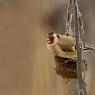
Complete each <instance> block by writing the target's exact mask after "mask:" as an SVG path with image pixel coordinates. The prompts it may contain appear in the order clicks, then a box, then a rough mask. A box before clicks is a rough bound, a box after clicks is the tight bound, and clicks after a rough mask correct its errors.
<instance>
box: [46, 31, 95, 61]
mask: <svg viewBox="0 0 95 95" xmlns="http://www.w3.org/2000/svg"><path fill="white" fill-rule="evenodd" d="M81 44H82V46H81V48H82V50H83V52H86V51H91V50H95V47H94V46H93V45H90V44H87V43H85V42H82V41H81ZM47 48H48V49H49V50H51V51H52V53H53V54H54V55H57V56H60V57H63V58H71V59H73V58H76V57H77V50H76V40H75V38H74V37H71V36H66V35H61V34H58V33H53V32H50V33H48V36H47Z"/></svg>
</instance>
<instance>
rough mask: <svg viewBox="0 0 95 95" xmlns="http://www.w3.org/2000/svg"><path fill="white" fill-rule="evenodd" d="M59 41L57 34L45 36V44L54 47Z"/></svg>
mask: <svg viewBox="0 0 95 95" xmlns="http://www.w3.org/2000/svg"><path fill="white" fill-rule="evenodd" d="M58 40H59V35H58V34H57V33H53V32H51V33H49V34H48V36H47V44H49V45H55V44H56V43H57V42H58Z"/></svg>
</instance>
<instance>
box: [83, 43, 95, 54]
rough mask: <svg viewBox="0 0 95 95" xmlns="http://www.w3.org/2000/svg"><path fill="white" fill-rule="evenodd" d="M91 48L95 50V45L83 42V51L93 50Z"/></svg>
mask: <svg viewBox="0 0 95 95" xmlns="http://www.w3.org/2000/svg"><path fill="white" fill-rule="evenodd" d="M91 50H95V46H93V45H90V44H88V43H83V51H84V52H86V51H91Z"/></svg>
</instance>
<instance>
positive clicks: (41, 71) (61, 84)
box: [0, 0, 95, 95]
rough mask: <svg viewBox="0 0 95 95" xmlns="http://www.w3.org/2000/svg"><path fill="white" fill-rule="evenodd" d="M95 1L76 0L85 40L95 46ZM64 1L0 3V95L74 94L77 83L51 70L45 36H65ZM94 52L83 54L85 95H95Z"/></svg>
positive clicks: (6, 1)
mask: <svg viewBox="0 0 95 95" xmlns="http://www.w3.org/2000/svg"><path fill="white" fill-rule="evenodd" d="M94 5H95V1H94V0H79V7H80V10H81V12H82V13H83V19H84V29H85V35H84V36H83V37H82V38H83V40H84V41H86V42H89V43H90V44H93V45H95V32H94V31H95V27H94V25H95V11H94V10H95V6H94ZM66 8H67V1H66V0H0V95H76V93H77V91H76V81H72V82H71V83H70V84H69V85H66V80H63V79H62V78H61V77H60V76H58V75H56V73H55V71H54V70H53V69H52V68H53V67H54V66H55V65H54V60H53V56H52V55H51V53H50V52H49V51H48V49H47V47H46V35H47V33H48V32H51V31H55V32H58V33H64V30H65V20H66ZM94 57H95V52H91V53H88V54H86V60H87V62H88V73H87V78H86V81H87V84H88V85H87V89H88V95H94V94H95V91H94V89H95V75H94V72H95V69H94V68H95V63H94V62H95V58H94Z"/></svg>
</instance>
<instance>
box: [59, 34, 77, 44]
mask: <svg viewBox="0 0 95 95" xmlns="http://www.w3.org/2000/svg"><path fill="white" fill-rule="evenodd" d="M59 42H63V43H64V44H67V45H71V46H75V45H76V42H75V38H73V37H70V36H66V35H60V39H59Z"/></svg>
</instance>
